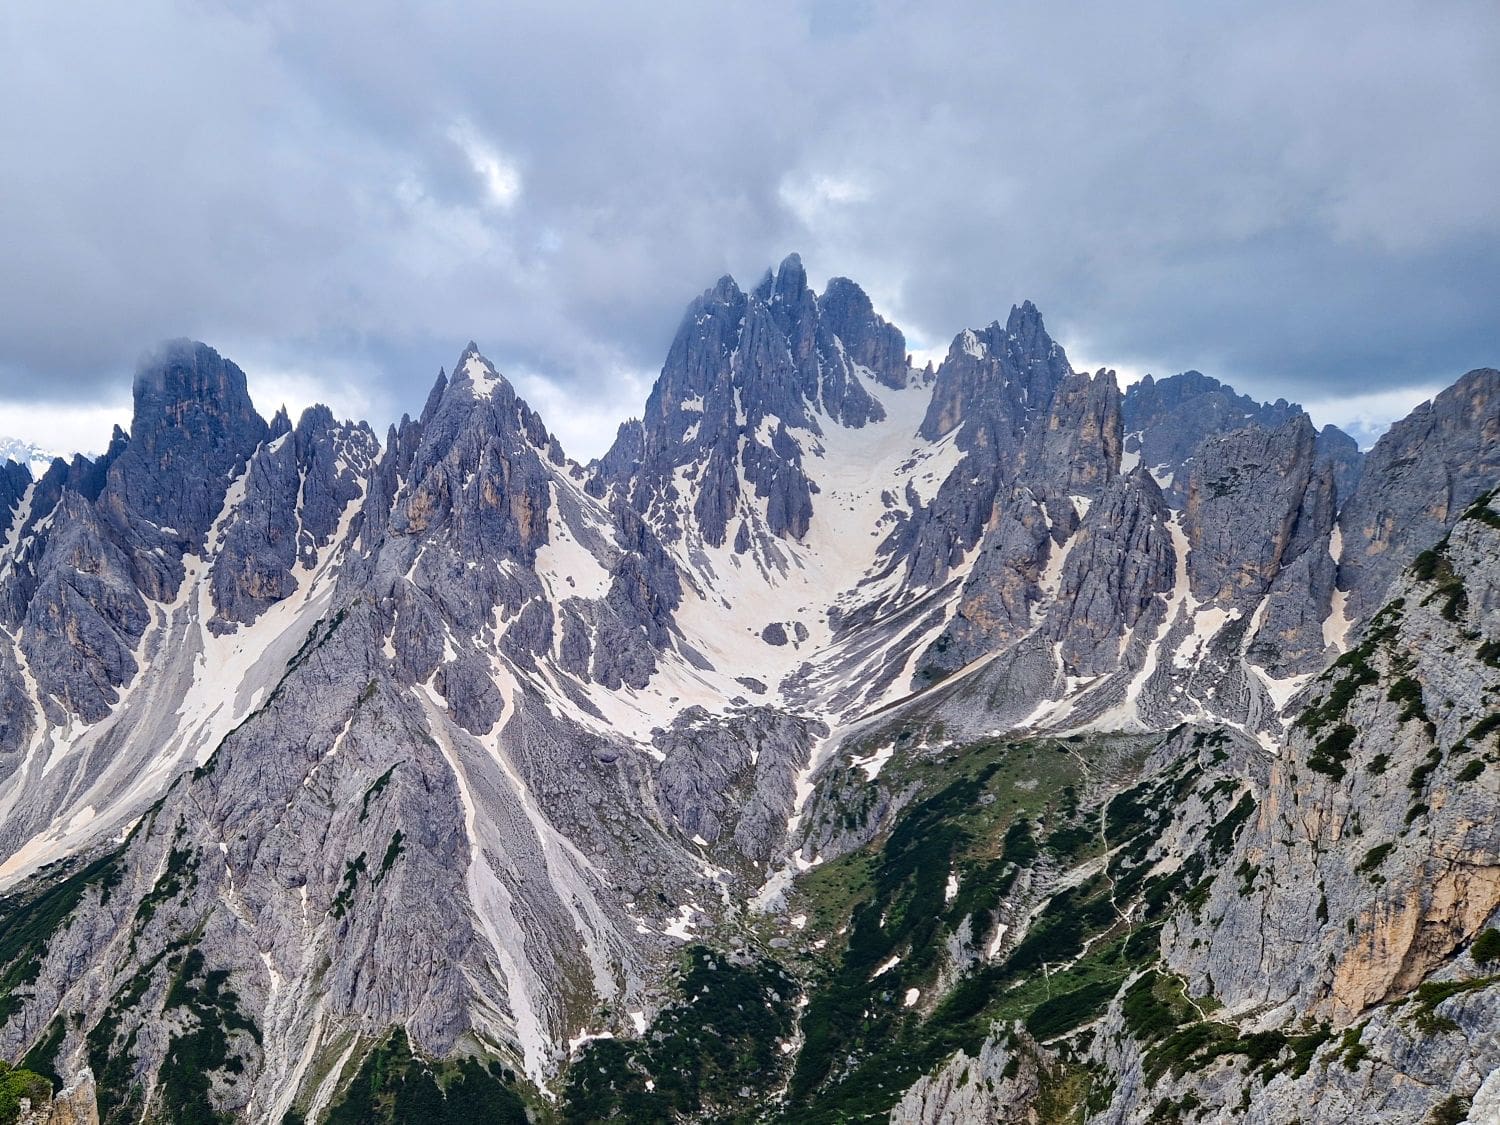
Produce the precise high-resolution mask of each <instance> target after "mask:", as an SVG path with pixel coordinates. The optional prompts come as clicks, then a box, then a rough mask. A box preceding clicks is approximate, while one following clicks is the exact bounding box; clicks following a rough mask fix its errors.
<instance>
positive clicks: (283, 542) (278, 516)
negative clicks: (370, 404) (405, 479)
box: [209, 405, 380, 632]
mask: <svg viewBox="0 0 1500 1125" xmlns="http://www.w3.org/2000/svg"><path fill="white" fill-rule="evenodd" d="M282 423H285V428H284V429H283V428H282V425H281V424H282ZM278 431H279V432H278ZM271 433H272V434H273V435H274V436H273V437H272V438H271V440H269V441H268V442H266V443H265V444H264V445H262V446H261V447H260V449H258V450H257V451H256V453H255V455H254V456H253V457H252V458H251V460H250V463H249V466H248V468H247V469H246V472H245V480H244V485H243V489H242V495H241V499H240V501H239V503H238V505H237V506H236V507H235V509H234V510H233V511H232V512H230V513H228V514H227V515H226V519H225V523H224V527H223V534H222V536H221V538H220V543H219V554H218V560H217V564H216V565H215V566H214V568H213V572H212V576H211V578H210V582H211V585H212V591H213V598H214V604H215V607H216V613H215V615H214V617H213V619H212V620H211V621H210V622H209V628H210V629H212V630H213V631H215V632H226V631H230V630H231V629H232V626H233V624H236V623H238V624H250V623H252V622H254V621H255V620H256V618H258V617H259V616H260V614H261V613H262V612H264V611H265V610H266V609H267V608H269V607H270V606H271V605H274V604H275V603H276V602H278V601H281V600H282V599H283V598H286V597H288V596H289V595H291V594H292V592H293V591H295V590H296V589H298V587H299V586H301V585H302V584H303V583H306V582H308V581H310V580H311V577H312V574H311V572H313V571H314V569H315V568H316V567H317V565H318V563H319V561H320V559H321V558H322V552H323V549H324V548H326V547H328V546H329V545H330V543H331V542H332V541H333V539H334V537H335V535H336V533H337V532H338V529H339V527H340V525H341V524H343V523H344V522H345V519H346V516H349V517H352V516H353V514H354V511H353V509H352V508H351V505H353V504H354V503H355V502H356V501H358V500H360V499H362V498H363V497H364V495H365V492H366V489H367V486H368V478H369V476H370V474H371V472H372V471H373V469H374V466H375V462H376V458H377V457H378V456H379V452H380V446H379V442H378V441H377V439H376V437H375V433H374V431H373V430H371V429H370V427H369V426H368V425H366V424H365V423H363V422H360V423H357V424H356V423H353V422H342V423H341V422H338V421H336V420H335V419H334V416H333V411H331V410H329V409H328V407H326V406H322V405H316V406H310V407H308V408H307V409H306V410H304V411H303V412H302V417H301V418H300V419H299V421H298V423H297V427H296V429H291V423H290V420H289V419H288V417H287V413H286V410H285V408H283V409H282V410H280V411H278V412H277V415H276V421H275V422H273V424H272V426H271Z"/></svg>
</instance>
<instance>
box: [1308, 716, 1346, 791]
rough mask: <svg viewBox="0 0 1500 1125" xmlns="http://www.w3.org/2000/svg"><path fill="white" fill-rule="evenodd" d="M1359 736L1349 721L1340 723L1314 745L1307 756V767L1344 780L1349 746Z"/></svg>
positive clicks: (1335, 778)
mask: <svg viewBox="0 0 1500 1125" xmlns="http://www.w3.org/2000/svg"><path fill="white" fill-rule="evenodd" d="M1358 736H1359V732H1358V731H1356V730H1355V729H1354V728H1353V727H1352V726H1350V725H1349V724H1348V723H1340V724H1339V725H1338V726H1336V727H1334V728H1333V731H1332V733H1330V734H1329V735H1328V736H1327V737H1325V738H1323V739H1321V740H1320V741H1319V742H1318V744H1317V745H1316V746H1314V747H1313V750H1312V753H1311V754H1309V755H1308V756H1307V768H1308V769H1313V770H1317V771H1318V772H1319V773H1323V774H1327V775H1328V776H1329V777H1331V778H1333V780H1335V781H1341V780H1343V777H1344V774H1345V772H1346V771H1345V769H1344V765H1345V763H1347V762H1348V761H1349V757H1350V753H1349V747H1350V746H1352V745H1354V740H1355V739H1356V738H1357V737H1358Z"/></svg>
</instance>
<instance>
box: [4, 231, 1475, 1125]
mask: <svg viewBox="0 0 1500 1125" xmlns="http://www.w3.org/2000/svg"><path fill="white" fill-rule="evenodd" d="M1455 374H1456V373H1455ZM134 404H135V412H134V419H133V422H132V425H131V429H130V432H129V433H128V434H126V433H125V432H123V431H121V430H116V431H115V433H114V436H113V439H112V440H111V441H110V443H109V446H108V449H107V451H106V452H105V453H103V454H102V455H100V456H99V457H98V458H97V459H93V460H91V459H87V458H84V457H75V458H73V460H72V461H71V463H69V462H65V461H63V460H55V461H53V462H52V464H51V467H50V468H48V469H46V471H45V472H43V473H41V475H40V476H38V477H35V478H34V477H33V472H32V470H31V469H29V468H28V467H27V466H26V465H25V464H20V463H16V462H14V461H6V462H0V891H3V895H4V897H3V899H0V1058H3V1059H5V1060H6V1061H7V1063H8V1068H0V1085H3V1087H4V1090H3V1092H0V1118H3V1119H4V1120H16V1119H20V1120H25V1121H29V1122H38V1123H40V1122H51V1123H63V1122H94V1121H102V1122H105V1123H114V1122H127V1121H130V1122H134V1121H147V1122H157V1121H160V1122H174V1123H175V1122H182V1123H199V1122H217V1121H239V1120H245V1121H253V1122H270V1123H294V1122H308V1123H312V1122H317V1123H320V1125H321V1123H324V1122H327V1123H329V1125H347V1123H356V1122H358V1123H364V1122H398V1121H399V1122H479V1121H487V1122H516V1123H519V1122H525V1121H535V1122H561V1123H582V1122H596V1121H608V1120H619V1121H630V1122H668V1121H683V1122H688V1121H693V1122H697V1121H703V1122H709V1121H712V1122H799V1123H801V1122H807V1123H832V1122H844V1121H876V1120H888V1121H890V1122H893V1123H899V1125H919V1123H920V1125H938V1123H945V1125H946V1123H960V1122H1110V1123H1118V1122H1147V1121H1151V1122H1178V1121H1180V1122H1193V1121H1197V1122H1247V1123H1276V1125H1287V1123H1290V1122H1300V1123H1302V1125H1313V1123H1334V1122H1339V1123H1342V1122H1375V1121H1380V1122H1412V1123H1416V1122H1448V1123H1454V1122H1460V1121H1470V1122H1495V1121H1497V1120H1500V1033H1497V1029H1500V498H1497V497H1496V492H1495V490H1496V488H1497V486H1500V371H1497V370H1493V369H1481V370H1477V371H1471V372H1469V373H1468V374H1466V375H1463V376H1462V378H1459V379H1458V381H1457V382H1456V383H1454V384H1453V385H1452V386H1451V387H1449V388H1448V389H1447V390H1445V391H1444V392H1442V393H1441V394H1440V395H1438V396H1436V397H1435V398H1434V399H1433V400H1432V401H1431V402H1428V403H1425V404H1424V405H1422V406H1420V407H1418V408H1417V409H1416V410H1415V411H1414V412H1413V413H1412V414H1411V415H1410V416H1409V417H1407V418H1406V419H1404V420H1403V421H1400V422H1398V423H1396V424H1395V425H1394V426H1392V427H1391V428H1390V430H1389V431H1388V432H1387V433H1386V434H1385V435H1384V436H1383V437H1382V438H1381V439H1380V440H1379V442H1378V443H1376V444H1375V446H1374V447H1373V448H1372V449H1371V450H1370V451H1368V452H1367V453H1361V452H1360V451H1359V449H1358V447H1357V446H1356V443H1355V442H1354V441H1353V440H1352V439H1351V438H1349V437H1348V436H1347V435H1345V434H1343V433H1341V432H1340V431H1339V430H1337V429H1335V428H1333V427H1325V428H1323V429H1321V430H1319V429H1317V428H1316V427H1315V426H1314V425H1313V424H1312V422H1311V421H1310V420H1309V418H1308V416H1307V414H1306V413H1305V412H1304V411H1303V410H1302V409H1301V408H1300V407H1298V406H1296V405H1293V404H1289V403H1287V402H1285V401H1278V402H1275V403H1270V404H1264V403H1258V402H1254V401H1252V400H1250V399H1248V398H1246V397H1243V396H1241V395H1238V394H1236V393H1235V392H1234V391H1233V390H1232V389H1230V388H1229V387H1226V386H1224V385H1222V384H1220V383H1218V382H1216V381H1215V380H1213V379H1211V378H1208V377H1206V376H1204V375H1201V374H1198V373H1197V372H1188V373H1186V374H1182V375H1176V376H1173V377H1171V378H1164V379H1161V380H1153V379H1151V378H1149V377H1148V378H1146V379H1145V380H1144V381H1142V382H1139V383H1135V384H1133V385H1131V386H1130V387H1128V388H1127V389H1124V390H1122V389H1121V388H1120V387H1119V385H1118V384H1117V381H1116V378H1115V375H1114V373H1113V372H1110V371H1099V372H1096V373H1094V374H1089V373H1087V372H1078V371H1074V370H1073V369H1072V367H1071V366H1070V364H1069V362H1068V359H1067V356H1066V355H1065V354H1064V352H1063V349H1062V348H1061V347H1059V346H1058V345H1057V344H1056V343H1054V342H1053V341H1052V340H1051V338H1050V337H1049V336H1048V334H1047V331H1046V328H1045V327H1044V325H1043V322H1042V317H1041V314H1040V313H1039V312H1038V311H1037V309H1036V308H1034V307H1033V306H1032V305H1031V304H1029V303H1026V304H1022V305H1021V306H1019V307H1017V308H1014V309H1012V310H1011V311H1010V314H1009V316H1008V317H1007V318H1006V319H1005V320H1004V321H1003V322H1000V321H997V322H996V323H993V324H991V325H989V326H988V327H985V328H978V329H973V330H965V331H963V332H960V333H959V335H958V336H957V338H955V339H954V341H953V343H952V346H951V347H950V348H949V350H948V353H947V357H946V359H945V360H944V361H943V362H942V363H941V364H940V365H938V366H937V367H936V368H934V367H933V366H931V365H929V366H927V367H926V368H925V369H917V368H915V367H913V366H912V364H911V362H910V359H909V357H908V353H907V347H906V342H905V339H904V338H903V336H902V333H901V332H900V331H899V330H898V329H897V328H896V327H894V326H893V325H891V324H889V323H887V322H886V321H884V320H883V319H882V318H881V317H880V316H878V315H877V314H876V313H875V311H874V310H873V308H872V306H871V302H870V300H869V299H868V298H867V297H866V295H865V294H864V292H863V291H862V290H861V289H860V288H859V287H858V286H856V285H855V284H854V283H852V282H850V281H847V280H844V279H834V280H833V281H831V282H829V283H828V286H827V288H826V289H825V291H824V292H822V293H821V294H818V293H815V292H813V291H812V290H811V289H810V288H809V286H808V283H807V279H806V276H805V273H804V271H803V268H802V265H801V263H800V261H799V260H798V259H797V258H796V257H795V256H793V257H790V258H788V259H787V260H786V261H785V262H783V263H782V264H781V265H780V267H779V268H778V269H777V270H775V271H774V272H772V273H768V274H767V275H766V276H765V278H764V279H763V280H761V281H760V282H759V284H757V285H756V286H755V287H754V288H753V289H748V290H746V289H741V288H740V287H739V286H738V285H737V284H736V283H735V282H734V281H733V280H732V279H730V278H727V277H726V278H724V279H722V280H721V281H719V282H718V284H716V285H715V286H714V287H713V288H711V289H709V290H708V291H707V292H705V293H704V294H703V295H702V296H701V297H699V298H698V299H697V300H696V301H694V302H693V303H692V304H691V305H690V306H689V308H688V310H687V313H686V315H685V317H684V318H683V321H682V325H681V327H680V329H679V330H678V333H677V336H676V338H675V339H674V341H673V342H672V344H671V348H670V351H669V353H668V355H667V358H666V362H665V364H664V366H663V368H662V371H661V375H660V377H659V379H658V380H657V382H656V384H655V387H654V389H653V390H652V391H651V394H650V397H649V398H648V399H647V401H646V403H645V408H644V411H643V413H642V416H641V418H640V419H639V420H632V421H630V422H627V423H626V424H625V425H623V426H621V428H620V431H619V435H618V437H617V439H616V441H615V443H614V445H613V447H612V448H611V449H610V450H609V451H608V453H607V454H605V455H604V456H603V457H601V458H600V459H598V460H597V461H595V462H593V463H591V464H588V465H580V464H578V463H576V462H574V461H572V460H570V459H569V458H568V457H567V455H566V454H565V452H564V451H563V450H562V449H561V448H560V446H559V444H558V442H557V441H556V440H555V439H554V438H553V437H552V436H551V435H550V434H549V433H548V430H547V428H546V425H545V423H544V421H543V419H542V418H540V417H538V415H537V414H536V413H535V412H534V411H532V410H531V409H530V408H529V407H528V406H527V405H526V403H525V402H523V401H522V400H521V399H519V398H518V397H517V395H516V393H515V391H514V389H513V388H512V386H511V385H510V384H509V383H508V382H507V381H506V379H505V378H504V377H503V376H502V375H501V374H500V373H499V372H497V371H496V369H495V368H494V366H492V365H491V363H490V362H489V361H487V360H486V359H485V358H484V356H482V355H481V354H480V352H479V351H478V349H476V348H475V347H474V346H473V345H470V346H469V347H468V348H467V349H465V350H464V351H463V353H462V354H461V355H460V356H459V358H458V361H457V363H456V364H455V365H454V366H453V367H452V369H451V371H450V372H449V373H448V374H446V375H442V374H440V375H439V377H438V379H437V382H436V385H435V386H434V387H433V388H432V391H431V394H430V395H429V397H428V398H427V401H426V405H425V406H424V407H423V408H422V410H421V412H420V415H419V416H417V417H415V418H403V419H402V421H401V422H400V424H399V425H397V426H394V427H392V428H391V429H390V431H389V432H388V433H387V434H385V435H384V436H383V437H382V436H381V435H379V434H377V433H375V432H374V431H373V430H372V429H371V428H370V427H369V426H368V425H365V424H363V423H351V422H344V421H339V420H337V419H336V418H335V417H334V416H333V414H332V413H331V412H330V411H329V410H328V409H326V408H324V407H314V408H312V409H309V410H307V411H306V412H305V413H304V414H303V415H302V416H301V418H300V419H298V420H296V421H295V423H294V422H293V420H292V419H290V418H289V417H288V416H287V415H286V413H285V412H282V413H279V414H277V415H276V416H275V417H274V418H272V419H270V420H269V421H267V420H265V419H264V418H262V417H261V416H260V415H259V414H257V412H256V411H255V409H254V407H253V406H252V404H251V401H250V398H249V395H248V393H247V389H246V379H245V375H244V373H243V372H242V371H241V370H240V369H239V368H237V367H236V366H235V365H234V364H233V363H231V362H230V361H229V360H228V359H225V358H223V357H221V356H220V355H219V354H218V353H216V352H215V351H214V350H213V349H211V348H209V347H207V346H205V345H204V344H200V343H193V342H189V341H185V340H183V341H175V342H172V343H169V344H166V345H164V346H162V347H161V348H159V349H158V350H157V351H156V352H155V353H154V354H152V355H151V356H149V357H148V358H147V359H146V360H144V361H143V362H142V364H141V366H140V368H139V370H138V371H137V372H136V375H135V384H134ZM1492 498H1493V503H1492ZM23 1097H24V1098H25V1099H26V1102H25V1106H23V1104H22V1100H21V1099H22V1098H23ZM7 1098H8V1099H9V1101H6V1099H7ZM26 1107H29V1108H26ZM7 1114H9V1115H10V1116H5V1115H7ZM17 1115H21V1116H19V1118H18V1116H17Z"/></svg>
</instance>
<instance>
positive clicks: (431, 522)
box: [387, 343, 564, 564]
mask: <svg viewBox="0 0 1500 1125" xmlns="http://www.w3.org/2000/svg"><path fill="white" fill-rule="evenodd" d="M400 442H401V444H402V445H404V446H406V447H407V448H406V449H405V450H403V451H396V450H391V451H388V454H387V455H388V456H402V455H403V453H404V454H405V456H404V458H403V459H405V460H406V461H407V463H406V465H405V466H404V467H403V473H402V475H403V476H404V477H405V481H404V484H403V485H402V487H401V492H400V495H399V496H398V497H397V503H396V509H395V511H394V512H393V514H392V517H391V528H392V530H393V531H395V532H396V533H398V534H405V535H413V534H420V533H424V532H426V531H428V529H429V528H432V527H434V526H437V525H439V524H447V525H450V526H451V527H452V529H453V531H454V533H455V535H456V537H457V540H458V542H459V543H460V544H461V546H462V547H463V549H464V550H466V551H468V552H470V554H471V557H476V558H477V557H480V555H481V554H489V555H493V556H495V557H504V556H505V555H507V554H509V553H512V552H514V553H516V555H517V556H518V557H520V558H522V559H524V560H525V561H526V562H527V563H528V564H529V563H530V562H531V560H532V559H533V558H534V556H535V551H536V548H537V547H539V546H540V545H541V544H542V543H543V542H545V541H546V537H547V518H546V512H547V491H546V477H547V472H546V469H545V468H544V466H543V461H544V460H550V461H551V462H552V463H553V464H561V463H562V462H563V460H564V459H563V456H562V451H561V449H560V448H559V447H558V445H557V443H556V442H555V441H554V440H553V438H552V436H551V435H550V434H549V433H548V432H547V427H546V426H545V425H544V424H543V422H542V419H541V417H540V415H538V414H537V413H536V412H535V411H534V410H532V409H531V407H530V406H528V405H527V403H526V401H525V400H524V399H522V398H521V397H520V396H519V395H517V394H516V392H515V388H514V387H512V386H511V384H510V381H509V380H507V379H506V378H505V377H504V376H503V375H501V374H500V373H499V372H498V371H496V370H495V367H494V365H493V364H491V363H490V361H489V360H487V359H486V358H485V357H484V356H483V355H481V354H480V352H479V349H478V348H477V347H476V346H475V345H474V344H473V343H470V344H469V346H468V347H467V348H465V349H464V352H463V354H462V355H461V356H459V359H458V363H457V364H455V365H454V368H453V374H452V377H451V378H450V377H446V376H444V375H443V374H442V373H439V375H438V379H437V383H436V384H435V385H434V387H433V390H432V394H431V396H429V398H428V402H427V406H426V408H425V409H424V410H423V411H422V418H421V421H420V423H418V424H417V425H415V426H413V425H411V424H410V423H408V424H406V425H405V426H403V433H402V435H401V438H400Z"/></svg>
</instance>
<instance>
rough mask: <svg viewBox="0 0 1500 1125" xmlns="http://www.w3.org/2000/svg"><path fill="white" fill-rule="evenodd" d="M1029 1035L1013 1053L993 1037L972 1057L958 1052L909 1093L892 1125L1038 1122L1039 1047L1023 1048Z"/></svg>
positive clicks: (1019, 1124) (893, 1115) (1021, 1124)
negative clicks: (1037, 1052)
mask: <svg viewBox="0 0 1500 1125" xmlns="http://www.w3.org/2000/svg"><path fill="white" fill-rule="evenodd" d="M1024 1035H1025V1032H1021V1033H1020V1034H1019V1036H1017V1037H1016V1040H1015V1042H1016V1046H1014V1047H1012V1048H1010V1049H1007V1048H1006V1047H1005V1046H1003V1045H1002V1044H1001V1042H1000V1039H999V1036H998V1035H991V1036H990V1037H989V1038H988V1039H986V1040H985V1041H984V1045H983V1046H982V1047H981V1048H980V1049H979V1053H978V1054H977V1055H975V1056H974V1057H973V1058H970V1057H969V1056H968V1055H967V1054H965V1053H964V1052H963V1051H959V1052H958V1054H956V1055H954V1056H953V1058H952V1059H951V1060H949V1062H948V1063H947V1064H946V1065H945V1066H944V1067H943V1069H942V1070H940V1071H938V1072H937V1073H936V1074H934V1075H933V1076H932V1077H930V1078H924V1079H922V1080H921V1081H920V1082H918V1083H917V1084H916V1085H914V1086H913V1087H912V1088H911V1089H910V1090H908V1091H907V1092H906V1095H905V1096H904V1097H903V1098H902V1099H901V1101H900V1102H899V1103H898V1104H897V1105H896V1108H895V1109H893V1110H891V1117H890V1120H891V1125H967V1123H968V1122H972V1121H990V1122H995V1123H996V1125H1029V1123H1030V1122H1032V1121H1034V1120H1036V1115H1035V1112H1034V1111H1033V1109H1032V1104H1033V1103H1034V1102H1035V1101H1036V1097H1037V1094H1038V1093H1039V1092H1040V1088H1041V1083H1040V1081H1039V1080H1038V1075H1037V1061H1036V1053H1035V1051H1036V1045H1035V1044H1034V1043H1030V1044H1027V1045H1026V1046H1022V1040H1021V1038H1020V1036H1024ZM1028 1047H1029V1049H1028Z"/></svg>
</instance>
